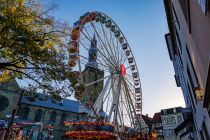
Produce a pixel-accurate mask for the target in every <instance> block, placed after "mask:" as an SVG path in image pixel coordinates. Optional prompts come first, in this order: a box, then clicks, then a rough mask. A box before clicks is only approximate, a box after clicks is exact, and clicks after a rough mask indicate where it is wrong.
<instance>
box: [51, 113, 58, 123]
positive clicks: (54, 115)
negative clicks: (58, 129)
mask: <svg viewBox="0 0 210 140" xmlns="http://www.w3.org/2000/svg"><path fill="white" fill-rule="evenodd" d="M56 116H57V113H56V112H55V111H52V112H51V114H50V122H51V123H56Z"/></svg>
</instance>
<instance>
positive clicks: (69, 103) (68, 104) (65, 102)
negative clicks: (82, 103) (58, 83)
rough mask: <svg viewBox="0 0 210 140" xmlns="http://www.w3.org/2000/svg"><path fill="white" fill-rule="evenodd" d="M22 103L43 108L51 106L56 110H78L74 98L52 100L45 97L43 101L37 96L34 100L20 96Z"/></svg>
mask: <svg viewBox="0 0 210 140" xmlns="http://www.w3.org/2000/svg"><path fill="white" fill-rule="evenodd" d="M22 103H23V104H29V105H33V106H39V107H45V108H52V109H57V110H63V111H68V112H75V113H78V112H79V103H78V102H77V101H74V100H70V99H62V102H57V103H55V102H53V100H51V99H47V100H45V101H42V100H39V99H38V98H37V99H36V100H35V101H30V100H28V98H27V97H25V96H24V97H23V98H22Z"/></svg>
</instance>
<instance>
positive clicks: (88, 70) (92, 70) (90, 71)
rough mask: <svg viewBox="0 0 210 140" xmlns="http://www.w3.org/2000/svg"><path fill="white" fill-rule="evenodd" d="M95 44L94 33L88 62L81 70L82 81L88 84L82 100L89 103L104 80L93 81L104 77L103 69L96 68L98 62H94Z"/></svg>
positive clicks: (96, 95)
mask: <svg viewBox="0 0 210 140" xmlns="http://www.w3.org/2000/svg"><path fill="white" fill-rule="evenodd" d="M96 46H97V40H96V38H95V35H94V36H93V39H92V40H91V46H90V49H89V58H88V63H87V64H86V66H85V70H84V71H83V72H82V75H83V82H84V83H85V85H87V84H89V85H88V86H86V88H85V96H84V97H83V99H82V102H83V103H86V104H89V103H91V104H94V102H95V101H96V99H97V97H98V95H99V94H100V93H101V91H102V89H103V83H104V80H101V81H98V82H96V83H94V82H95V81H97V80H100V79H103V78H104V71H102V70H100V69H99V68H98V63H97V62H96V60H97V48H96Z"/></svg>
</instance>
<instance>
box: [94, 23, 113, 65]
mask: <svg viewBox="0 0 210 140" xmlns="http://www.w3.org/2000/svg"><path fill="white" fill-rule="evenodd" d="M90 23H91V25H92V27H93V29H94V30H95V32H96V35H97V37H98V38H99V42H100V41H101V43H102V45H103V46H104V48H105V49H106V50H107V48H106V45H105V44H104V42H103V41H102V39H101V37H100V35H99V33H98V32H97V30H96V28H95V25H94V23H93V22H90ZM107 53H108V54H109V57H110V58H111V59H112V61H113V62H114V60H113V58H112V56H111V55H110V53H109V51H108V50H107ZM113 62H111V61H110V63H112V64H113V65H114V67H115V68H116V65H115V64H114V63H113Z"/></svg>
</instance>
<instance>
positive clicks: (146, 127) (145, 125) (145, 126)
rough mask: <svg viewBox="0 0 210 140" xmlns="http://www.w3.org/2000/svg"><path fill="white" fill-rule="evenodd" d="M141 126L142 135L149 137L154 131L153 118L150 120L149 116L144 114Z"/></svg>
mask: <svg viewBox="0 0 210 140" xmlns="http://www.w3.org/2000/svg"><path fill="white" fill-rule="evenodd" d="M140 124H141V131H142V133H143V134H146V135H149V134H150V132H151V130H152V118H150V117H149V116H148V115H143V114H142V115H141V119H140Z"/></svg>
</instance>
